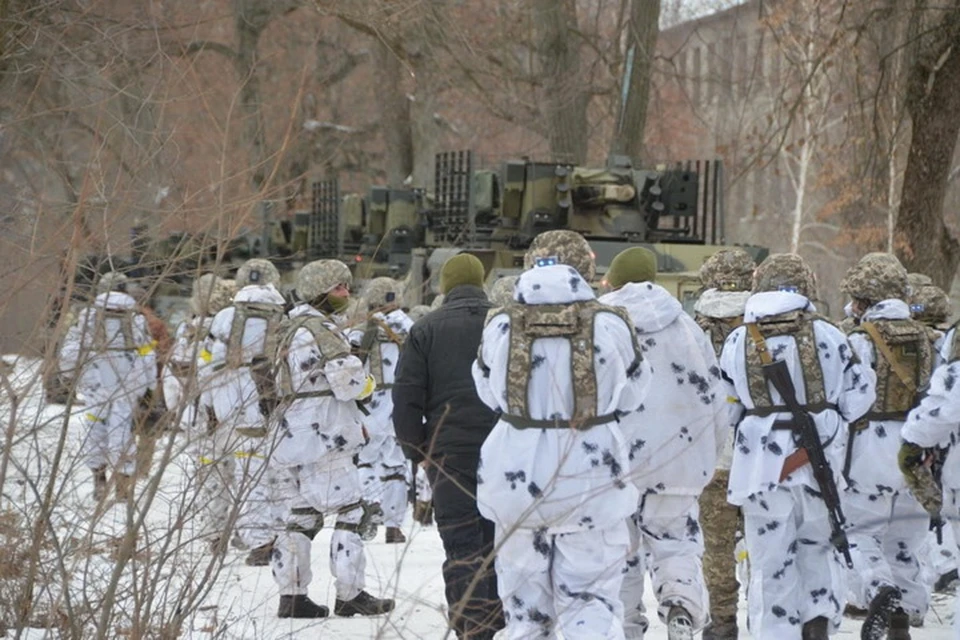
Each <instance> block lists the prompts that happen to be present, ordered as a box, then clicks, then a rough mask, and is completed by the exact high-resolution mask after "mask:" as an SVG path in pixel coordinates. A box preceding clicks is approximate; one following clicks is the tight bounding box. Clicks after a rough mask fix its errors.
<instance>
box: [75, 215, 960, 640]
mask: <svg viewBox="0 0 960 640" xmlns="http://www.w3.org/2000/svg"><path fill="white" fill-rule="evenodd" d="M524 266H525V271H524V273H523V274H522V275H520V276H519V277H518V278H516V279H512V278H511V279H508V278H503V279H501V280H500V281H498V282H497V284H496V285H495V287H494V289H493V290H492V291H491V300H492V302H493V304H494V308H493V309H492V310H491V311H490V312H489V313H488V314H487V320H486V327H485V329H484V331H483V336H482V340H481V343H480V347H479V350H478V353H477V359H476V362H475V363H473V380H474V383H475V385H476V392H477V394H478V395H479V398H480V400H482V402H483V403H484V404H486V405H487V406H488V407H490V409H492V410H493V411H495V412H496V414H497V416H498V419H497V422H496V425H495V426H494V428H493V431H492V432H491V433H490V435H489V436H488V437H487V438H486V440H485V441H484V442H483V445H482V448H481V450H480V452H479V464H478V470H477V490H476V501H477V507H478V508H479V513H480V514H482V515H483V517H485V518H487V519H488V520H490V521H492V523H493V525H494V527H495V539H496V545H495V549H496V551H495V553H496V556H495V561H494V562H495V568H496V573H497V579H498V580H497V581H498V586H499V597H500V599H501V601H502V605H503V616H504V619H505V622H506V630H505V637H507V638H526V637H555V636H556V635H557V634H558V633H562V634H563V636H564V637H566V638H594V637H597V638H600V637H602V638H642V637H643V636H644V633H645V632H646V630H647V629H648V628H649V626H650V621H649V620H648V618H647V616H646V611H645V610H644V606H643V603H642V596H643V585H644V580H645V578H646V577H647V576H649V578H650V579H651V581H652V584H653V588H654V595H655V597H656V601H657V611H656V614H657V618H658V619H659V621H660V623H662V624H663V625H665V626H666V628H667V633H668V637H669V638H670V639H671V640H685V639H691V640H692V638H693V637H694V635H695V634H697V633H701V632H702V634H703V636H702V637H703V638H705V639H712V640H726V639H729V638H736V637H738V632H739V631H738V627H737V608H738V594H739V586H740V585H739V583H738V580H737V573H736V558H735V552H734V549H735V546H736V544H737V541H738V539H739V538H740V537H742V541H743V544H744V546H745V549H746V553H745V556H746V558H747V562H748V566H749V572H748V573H749V578H748V584H746V585H745V587H746V596H747V598H746V606H747V619H748V626H749V630H750V632H751V634H752V635H753V637H760V638H777V639H779V638H798V639H802V640H808V639H809V640H814V639H821V638H827V637H828V636H829V635H830V634H832V633H834V632H835V631H836V630H837V629H838V628H839V625H840V621H841V617H842V615H843V613H844V610H845V606H846V605H847V604H848V603H849V605H851V607H853V608H859V609H862V610H863V611H864V615H865V618H864V621H863V625H862V629H861V637H862V638H864V639H874V638H884V637H887V638H894V639H902V638H909V637H910V636H909V628H910V625H911V624H913V625H915V626H916V625H920V624H922V622H923V618H924V616H925V615H926V613H927V609H928V606H929V595H930V588H931V585H930V584H929V581H927V580H925V579H924V578H923V575H924V574H923V569H924V566H925V564H927V563H929V562H930V561H931V556H932V555H934V554H933V552H932V551H931V550H932V549H936V544H935V543H931V542H930V540H929V538H930V537H931V536H932V535H933V534H931V533H929V529H930V523H931V522H934V523H940V524H942V523H943V522H945V521H949V523H950V525H951V526H956V523H957V522H960V519H958V516H960V496H958V493H957V492H958V491H960V473H957V472H956V471H955V469H956V468H960V467H957V464H956V460H954V459H953V457H952V456H953V448H951V447H950V446H949V445H950V444H952V442H953V440H955V438H956V437H957V435H958V433H957V427H958V425H960V394H958V393H957V392H956V390H955V389H954V388H953V387H954V385H955V382H956V381H957V379H958V375H960V368H958V367H960V365H958V364H957V359H958V358H960V335H958V332H957V330H956V328H952V329H951V328H948V327H947V325H946V319H947V310H948V304H947V300H946V296H945V294H943V292H942V291H940V290H938V289H937V288H936V287H934V286H933V285H932V284H931V283H930V282H929V281H928V280H927V281H925V280H923V279H922V278H920V277H918V276H908V274H907V272H906V270H905V269H904V268H903V267H902V265H900V263H899V262H898V261H897V260H896V258H894V257H893V256H891V255H889V254H869V255H867V256H865V257H864V258H863V259H862V260H861V261H860V262H859V263H858V264H857V265H856V266H855V267H853V268H852V269H850V271H849V272H848V273H847V274H846V277H845V278H844V281H843V284H842V290H843V291H844V293H846V294H847V295H848V296H849V297H850V304H849V305H848V306H847V309H846V311H847V318H846V319H845V320H844V321H843V322H842V323H840V324H841V326H842V327H843V330H842V329H841V328H840V327H838V326H836V325H834V324H832V323H831V322H830V321H829V320H827V319H825V318H824V317H822V316H821V315H820V314H819V313H818V311H817V308H816V305H815V303H814V300H816V299H817V298H818V291H817V281H816V277H815V275H814V273H813V271H812V269H811V268H810V267H809V265H808V264H807V263H806V262H805V261H804V260H803V259H802V258H800V257H799V256H797V255H793V254H777V255H772V256H770V257H768V258H767V259H766V260H764V261H763V262H762V263H761V264H760V265H755V264H754V263H753V260H752V259H751V258H750V257H749V255H748V254H746V253H745V252H743V251H741V250H736V249H734V250H724V251H721V252H719V253H717V254H715V255H714V256H713V257H711V258H710V259H709V260H707V261H706V263H705V264H704V265H703V267H702V269H701V271H700V276H701V280H702V283H703V291H702V293H701V296H700V297H699V299H698V301H697V304H696V308H695V312H694V314H693V317H692V318H691V317H690V316H688V315H687V314H686V313H685V312H684V310H683V307H682V305H681V304H680V302H678V301H677V300H676V299H674V298H673V297H671V295H670V294H669V293H668V292H667V291H666V290H665V289H664V288H662V287H660V286H659V285H657V284H656V279H657V260H656V256H655V255H654V254H653V253H651V252H650V251H648V250H646V249H643V248H638V247H634V248H631V249H628V250H626V251H624V252H623V253H621V254H620V255H618V256H617V257H616V259H615V260H614V261H613V262H612V263H611V266H610V269H609V270H608V272H607V273H606V276H605V279H604V282H603V285H604V286H605V287H606V288H607V289H608V290H609V292H608V293H606V294H605V295H603V296H601V297H600V298H597V296H596V294H595V293H594V288H593V286H592V285H593V284H594V280H595V279H596V264H595V262H594V256H593V253H592V251H591V249H590V246H589V244H588V243H587V242H586V241H585V240H584V239H583V237H582V236H580V235H579V234H576V233H574V232H570V231H550V232H546V233H543V234H541V235H540V236H538V237H537V238H536V239H535V240H534V242H533V244H532V245H531V247H530V249H529V250H528V252H527V254H526V256H525V260H524ZM278 284H279V274H278V273H277V271H276V268H275V267H273V265H272V264H270V263H269V262H267V261H264V260H251V261H249V262H248V263H247V264H245V265H244V267H243V268H241V269H240V270H239V271H238V273H237V278H236V282H235V283H231V282H228V281H223V280H220V279H218V278H216V277H214V276H204V277H203V278H200V279H198V281H197V283H196V285H195V287H194V296H193V312H194V314H195V317H194V318H193V319H192V320H191V321H189V322H187V323H185V324H184V325H183V326H182V327H181V328H180V329H179V330H178V332H177V341H176V345H175V347H174V350H173V355H172V356H171V358H170V361H169V363H168V365H167V369H166V370H165V374H164V375H165V378H164V389H165V391H166V400H167V402H168V404H169V405H170V406H171V407H180V408H179V411H181V412H182V416H181V424H184V425H189V428H190V430H191V431H190V433H191V435H192V436H193V438H192V440H191V442H192V446H193V452H194V454H195V455H196V459H197V472H198V476H199V477H200V478H202V480H203V482H202V490H203V491H204V492H205V493H204V498H203V499H202V500H201V502H202V504H203V506H204V517H203V522H204V529H203V535H204V536H206V537H207V538H208V539H209V541H210V543H211V545H212V547H213V549H214V550H215V551H217V552H222V551H223V549H224V548H225V541H226V540H228V539H229V537H230V536H231V535H232V536H233V542H234V544H235V545H237V546H240V547H242V548H246V549H249V550H250V555H249V556H248V563H249V564H253V565H265V564H269V565H270V566H271V569H272V572H273V575H274V577H275V579H276V581H277V584H278V586H279V587H280V593H281V600H280V605H279V609H278V613H279V615H280V616H281V617H323V616H326V615H328V613H329V612H328V609H327V608H326V607H325V606H322V605H319V604H316V603H314V602H313V601H312V600H311V599H310V598H309V597H308V596H307V590H308V586H309V584H310V582H311V578H312V576H311V571H310V557H311V546H312V545H311V541H312V540H313V539H314V537H315V536H316V534H317V532H318V531H319V530H320V528H321V527H322V526H323V523H324V516H327V517H331V518H333V519H334V520H335V524H334V533H333V538H332V540H331V550H330V559H331V567H330V570H331V573H332V575H333V576H334V578H335V580H336V591H337V600H336V605H335V612H336V613H337V614H338V615H344V616H350V615H355V614H360V615H376V614H380V613H386V612H389V611H390V610H392V608H393V601H392V600H384V599H378V598H375V597H373V596H371V595H370V594H368V593H367V592H366V591H365V590H364V567H365V555H364V550H363V539H364V536H369V532H370V531H371V524H372V523H374V524H375V523H377V522H379V523H382V524H385V525H386V527H387V541H388V542H403V541H405V537H404V535H403V533H402V531H401V525H402V522H403V515H404V513H405V509H406V492H407V485H408V484H410V483H415V484H416V485H417V486H418V489H417V493H418V495H419V497H420V498H423V497H425V496H424V494H425V493H427V492H428V491H429V489H430V487H429V484H427V483H426V482H424V481H423V479H422V478H421V475H420V471H421V470H420V468H419V467H417V468H416V469H414V472H413V473H411V471H410V470H409V468H408V466H407V464H406V462H405V460H404V459H403V452H402V450H401V449H400V446H399V443H398V442H397V438H396V433H395V432H394V429H393V425H392V418H391V414H392V409H393V400H392V395H393V397H394V398H395V396H396V394H395V393H394V394H391V387H392V386H393V382H394V375H395V369H396V366H397V362H398V359H399V358H400V357H401V353H402V345H403V343H404V340H405V337H406V335H407V334H408V332H409V331H410V329H411V326H412V325H413V324H414V318H411V316H421V315H422V314H426V313H428V309H426V308H415V309H412V310H411V312H410V315H407V314H406V313H404V312H403V311H402V310H401V308H400V297H401V295H400V294H401V290H400V288H399V283H397V282H395V281H393V280H390V279H388V278H378V279H376V280H374V281H372V282H370V283H369V284H368V286H367V289H366V291H365V296H364V299H363V303H362V304H363V305H365V306H363V307H362V308H361V311H364V312H365V313H362V314H361V317H362V318H363V320H362V322H360V323H359V325H356V324H355V323H354V322H352V320H351V319H349V318H348V316H353V315H354V314H353V313H351V312H350V298H349V296H350V286H351V284H352V278H351V275H350V272H349V269H348V268H347V267H346V265H344V264H343V263H341V262H338V261H335V260H323V261H318V262H314V263H310V264H308V265H306V266H305V267H303V269H301V271H300V272H299V274H298V275H297V278H296V284H295V289H294V292H293V295H294V301H293V303H292V304H291V303H288V302H286V301H285V300H284V298H283V296H282V295H281V294H280V292H279V290H278V289H277V286H278ZM122 288H123V281H122V278H120V277H117V276H114V275H112V274H111V275H109V276H107V277H104V279H103V280H102V281H101V286H100V289H101V294H100V295H99V296H98V298H97V301H96V302H95V303H94V305H93V306H92V307H91V308H90V309H89V310H88V311H87V312H85V314H83V315H82V316H81V318H80V319H79V320H78V322H77V323H76V325H75V326H74V327H73V328H72V329H71V333H70V334H69V335H68V337H67V339H66V340H65V341H64V348H63V353H62V356H61V357H62V369H64V370H65V371H69V372H75V373H77V372H78V370H79V376H78V380H79V381H80V382H82V385H83V387H82V392H83V393H84V395H85V396H86V397H87V398H88V405H87V408H86V410H87V413H86V414H85V417H84V420H85V421H86V422H87V426H88V427H89V433H90V437H89V438H88V439H87V442H88V445H87V452H88V453H87V457H88V459H89V466H90V468H91V469H92V470H93V472H94V486H95V494H96V497H97V498H98V499H99V500H103V499H105V495H106V487H107V486H108V484H109V483H108V479H107V471H108V470H109V471H112V472H113V482H114V484H115V486H116V487H117V490H118V493H119V495H120V497H121V498H123V499H128V498H129V496H130V493H131V490H132V479H131V478H132V469H131V467H130V464H131V460H132V458H131V456H130V448H131V442H130V440H129V438H128V437H127V436H126V434H127V433H128V432H129V429H128V426H125V425H128V422H129V419H130V418H129V417H128V416H129V413H130V411H131V410H130V409H129V407H130V406H131V405H132V403H134V402H135V401H136V399H137V398H138V397H139V395H142V394H143V390H144V389H145V388H146V387H149V380H146V379H145V376H146V374H143V375H140V374H138V373H137V372H138V371H140V370H141V369H142V370H143V371H147V370H149V369H150V368H151V367H154V366H155V362H152V361H151V359H150V355H151V350H150V347H149V344H150V340H149V336H148V334H147V333H146V331H145V328H144V327H143V326H141V325H143V322H142V319H141V317H140V316H138V315H136V314H135V313H131V309H133V308H134V306H133V304H132V302H131V301H130V300H126V298H125V297H124V296H125V294H124V293H123V291H122ZM348 325H353V326H348ZM84 349H86V350H87V351H93V352H95V353H96V355H95V356H94V357H88V358H87V359H86V360H85V361H84V363H81V360H82V359H81V358H80V353H81V352H83V351H84ZM141 378H144V379H141ZM107 392H109V393H107ZM427 462H429V461H427ZM951 463H952V465H951ZM898 468H899V471H898ZM941 468H942V469H943V470H944V472H943V477H942V478H939V477H935V476H936V475H937V474H936V473H935V472H936V471H937V470H938V469H941ZM954 476H956V477H954ZM941 487H942V490H941ZM421 502H423V500H421ZM427 510H428V507H426V506H421V505H419V504H418V517H419V518H424V519H425V518H426V517H427V514H426V513H425V512H426V511H427ZM954 533H956V532H954ZM954 551H955V550H954V549H949V552H950V553H951V554H953V552H954ZM937 555H939V554H937ZM953 557H955V555H954V556H953ZM943 569H944V570H942V571H941V570H938V571H937V573H947V572H948V571H949V569H955V567H944V568H943ZM450 604H451V607H453V603H450ZM457 632H458V634H459V637H461V638H467V637H492V634H488V635H484V634H483V633H480V634H479V635H475V636H472V635H470V634H469V633H468V632H466V631H461V629H459V628H458V629H457Z"/></svg>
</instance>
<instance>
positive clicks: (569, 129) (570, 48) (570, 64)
mask: <svg viewBox="0 0 960 640" xmlns="http://www.w3.org/2000/svg"><path fill="white" fill-rule="evenodd" d="M533 10H534V16H533V19H534V25H535V27H534V28H535V29H536V39H537V58H538V60H539V62H540V71H541V73H542V78H543V93H542V95H543V98H542V100H543V111H544V115H545V118H546V122H547V127H548V137H549V141H550V151H551V153H552V154H553V157H554V159H555V160H558V161H562V162H572V163H575V164H581V163H583V162H584V161H585V160H586V159H587V104H588V103H589V100H590V96H589V95H588V93H587V91H586V87H585V83H584V82H583V79H582V78H581V77H580V50H579V46H578V44H577V40H576V38H574V37H572V35H571V32H572V31H573V30H574V29H575V28H576V26H577V7H576V4H575V2H574V0H535V1H534V3H533Z"/></svg>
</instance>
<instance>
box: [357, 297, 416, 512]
mask: <svg viewBox="0 0 960 640" xmlns="http://www.w3.org/2000/svg"><path fill="white" fill-rule="evenodd" d="M373 318H374V319H375V320H376V321H377V322H380V323H383V324H384V325H385V326H387V327H389V328H390V331H391V332H393V334H394V335H395V336H396V337H397V338H399V339H400V340H404V339H405V338H406V336H407V332H408V331H410V327H411V326H413V321H412V320H411V319H410V318H409V317H408V316H407V314H405V313H404V312H403V311H401V310H400V309H395V310H394V311H391V312H389V313H388V314H386V315H384V314H382V313H375V314H373ZM379 333H380V334H381V335H380V337H379V338H378V339H377V342H376V343H375V345H374V346H375V348H378V349H380V362H381V363H382V365H383V367H382V369H383V370H382V373H383V379H382V380H377V390H376V391H375V392H374V393H373V396H371V398H370V401H369V403H368V404H367V407H368V409H369V411H370V415H368V416H366V418H364V421H363V424H364V426H365V427H366V429H367V436H368V437H369V441H368V442H367V444H366V445H364V447H363V449H361V450H360V455H359V461H360V462H359V464H358V467H359V469H360V480H361V482H362V484H363V497H364V499H365V500H366V501H367V502H369V503H371V504H374V503H375V504H379V505H380V508H381V509H382V510H383V524H384V525H386V526H388V527H400V526H401V525H402V524H403V516H404V514H405V513H406V511H407V481H408V480H407V478H408V475H409V473H408V471H407V469H408V466H407V459H406V457H405V456H404V455H403V450H402V449H401V448H400V444H399V443H398V442H397V434H396V431H395V430H394V428H393V397H392V396H391V391H390V390H391V389H392V388H393V380H394V374H395V372H396V369H397V360H398V359H399V358H400V346H401V345H399V344H397V343H395V342H392V341H391V340H390V339H389V338H388V336H387V335H386V334H385V332H384V331H383V330H382V329H381V330H379ZM361 338H362V335H361ZM351 341H353V339H352V337H351ZM368 365H369V361H368Z"/></svg>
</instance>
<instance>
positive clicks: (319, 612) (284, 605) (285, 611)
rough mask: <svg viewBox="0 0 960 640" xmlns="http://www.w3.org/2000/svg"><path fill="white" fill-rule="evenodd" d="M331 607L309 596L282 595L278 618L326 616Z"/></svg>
mask: <svg viewBox="0 0 960 640" xmlns="http://www.w3.org/2000/svg"><path fill="white" fill-rule="evenodd" d="M329 615H330V609H328V608H327V607H325V606H323V605H322V604H317V603H316V602H314V601H313V600H311V599H310V598H308V597H307V596H280V607H279V608H278V609H277V617H278V618H326V617H327V616H329Z"/></svg>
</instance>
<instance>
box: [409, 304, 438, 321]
mask: <svg viewBox="0 0 960 640" xmlns="http://www.w3.org/2000/svg"><path fill="white" fill-rule="evenodd" d="M431 311H433V309H431V308H430V307H428V306H427V305H425V304H418V305H416V306H415V307H410V311H408V312H407V315H408V316H410V319H411V320H413V321H414V322H416V321H417V320H419V319H420V318H422V317H423V316H425V315H427V314H428V313H430V312H431Z"/></svg>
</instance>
